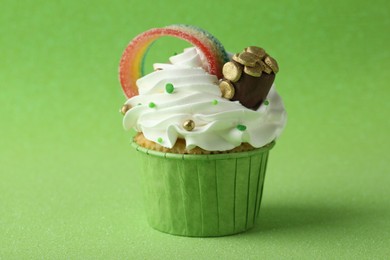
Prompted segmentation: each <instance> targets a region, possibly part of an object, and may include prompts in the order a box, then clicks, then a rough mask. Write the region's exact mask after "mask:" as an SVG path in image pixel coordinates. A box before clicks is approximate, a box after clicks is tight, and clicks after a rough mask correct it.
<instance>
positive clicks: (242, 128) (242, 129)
mask: <svg viewBox="0 0 390 260" xmlns="http://www.w3.org/2000/svg"><path fill="white" fill-rule="evenodd" d="M237 129H238V130H240V131H245V130H246V126H244V125H237Z"/></svg>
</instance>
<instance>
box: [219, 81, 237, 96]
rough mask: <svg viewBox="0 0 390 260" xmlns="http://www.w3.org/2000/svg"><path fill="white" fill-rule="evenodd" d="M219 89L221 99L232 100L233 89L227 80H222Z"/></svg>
mask: <svg viewBox="0 0 390 260" xmlns="http://www.w3.org/2000/svg"><path fill="white" fill-rule="evenodd" d="M219 89H220V90H221V92H222V97H224V98H226V99H232V98H233V97H234V93H235V89H234V86H233V85H232V83H230V82H229V81H227V80H223V81H221V82H220V83H219Z"/></svg>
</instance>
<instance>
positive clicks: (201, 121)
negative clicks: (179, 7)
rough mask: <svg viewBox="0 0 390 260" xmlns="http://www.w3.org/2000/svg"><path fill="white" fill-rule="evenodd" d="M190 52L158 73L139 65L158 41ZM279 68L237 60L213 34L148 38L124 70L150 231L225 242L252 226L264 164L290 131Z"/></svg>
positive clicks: (127, 114) (253, 55)
mask: <svg viewBox="0 0 390 260" xmlns="http://www.w3.org/2000/svg"><path fill="white" fill-rule="evenodd" d="M163 36H172V37H177V38H180V39H183V40H185V41H188V42H189V43H191V44H192V45H193V47H191V48H187V49H185V50H184V51H183V52H182V53H180V54H177V55H174V56H172V57H170V58H169V62H166V63H155V64H154V71H153V72H152V73H150V74H147V75H143V73H142V71H143V61H144V58H145V54H146V53H147V50H148V49H149V48H150V46H151V44H152V43H153V42H154V41H155V40H157V39H158V38H159V37H163ZM278 70H279V69H278V65H277V62H276V61H275V60H274V59H273V58H272V57H271V56H270V55H269V54H267V53H266V52H265V51H264V49H262V48H260V47H255V46H249V47H247V48H244V49H243V50H242V51H241V52H239V53H236V54H234V55H231V54H229V53H227V52H226V51H225V49H224V47H223V46H222V44H221V43H220V42H219V41H218V40H217V39H216V38H215V37H213V36H212V35H211V34H210V33H208V32H206V31H204V30H202V29H199V28H196V27H193V26H187V25H171V26H167V27H164V28H156V29H151V30H149V31H146V32H144V33H142V34H140V35H138V36H137V37H136V38H134V39H133V40H132V41H131V42H130V44H129V45H128V47H127V48H126V50H125V52H124V54H123V56H122V59H121V63H120V71H119V72H120V81H121V85H122V88H123V90H124V93H125V95H126V97H127V98H128V100H127V101H126V102H125V104H124V105H123V107H122V109H121V112H122V113H123V114H124V118H123V125H124V128H125V129H126V130H130V129H134V130H135V131H136V132H137V134H136V135H135V136H134V138H133V140H132V147H134V149H135V150H136V151H137V153H136V154H137V156H139V161H140V162H142V173H141V175H142V179H143V184H144V191H145V196H144V197H145V208H146V212H147V218H148V223H149V224H150V226H151V227H153V228H155V229H157V230H159V231H162V232H165V233H169V234H174V235H181V236H199V237H207V236H224V235H230V234H235V233H240V232H243V231H246V230H248V229H250V228H252V227H253V226H254V224H255V223H256V219H257V216H258V214H259V209H260V203H261V197H262V192H263V183H264V177H265V172H266V167H267V160H268V154H269V151H270V149H271V148H272V147H273V146H274V144H275V140H276V139H277V138H278V137H279V135H280V134H281V132H282V130H283V128H284V126H285V123H286V112H285V109H284V105H283V103H282V100H281V98H280V96H279V95H278V94H277V92H276V89H275V86H274V84H273V82H274V79H275V74H276V73H277V72H278Z"/></svg>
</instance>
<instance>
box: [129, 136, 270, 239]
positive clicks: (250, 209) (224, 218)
mask: <svg viewBox="0 0 390 260" xmlns="http://www.w3.org/2000/svg"><path fill="white" fill-rule="evenodd" d="M132 146H133V147H134V148H135V149H136V150H137V151H138V153H137V154H138V156H139V160H140V161H142V163H143V174H142V176H143V183H144V191H145V206H146V212H147V218H148V223H149V225H150V226H151V227H153V228H155V229H157V230H159V231H162V232H165V233H169V234H173V235H180V236H191V237H192V236H195V237H209V236H225V235H231V234H236V233H240V232H243V231H246V230H248V229H250V228H252V227H253V226H254V224H255V222H256V219H257V216H258V214H259V209H260V203H261V197H262V193H263V184H264V177H265V172H266V167H267V160H268V153H269V150H270V149H271V148H272V147H273V146H274V142H272V143H270V144H268V145H266V146H264V147H262V148H258V149H254V150H252V151H246V152H238V153H225V154H211V155H190V154H172V153H164V152H158V151H154V150H150V149H147V148H144V147H142V146H140V145H139V144H137V143H135V142H133V143H132Z"/></svg>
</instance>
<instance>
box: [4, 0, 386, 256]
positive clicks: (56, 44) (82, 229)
mask: <svg viewBox="0 0 390 260" xmlns="http://www.w3.org/2000/svg"><path fill="white" fill-rule="evenodd" d="M389 3H390V2H389V1H387V0H384V1H352V0H351V1H339V0H338V1H334V0H331V1H246V0H245V1H230V2H228V1H194V3H185V2H184V1H160V2H157V1H156V2H147V1H65V0H60V1H41V0H40V1H11V0H9V1H8V0H6V1H4V0H3V1H1V8H0V120H1V123H0V124H1V127H0V133H1V136H0V258H1V259H27V258H32V259H65V258H66V259H92V258H93V259H171V258H175V257H177V258H181V259H196V258H202V259H217V257H218V258H221V259H222V258H226V259H260V258H265V259H281V258H295V259H314V258H317V259H369V258H371V259H385V258H386V256H387V257H388V255H389V254H390V250H389V244H390V207H389V204H390V203H389V199H390V193H389V184H390V177H389V173H390V172H389V159H390V158H389V153H388V146H389V140H388V132H389V130H390V125H389V118H388V116H389V111H390V107H389V101H388V98H389V94H390V90H389V81H390V76H389V75H390V73H389V70H390V62H389V60H390V50H389V42H390V41H389V40H390V37H389V35H390V29H389V28H390V13H389V9H390V4H389ZM173 23H186V24H192V25H196V26H199V27H202V28H204V29H206V30H208V31H210V32H211V33H212V34H214V35H215V36H216V37H217V38H218V39H219V40H220V41H221V42H222V43H223V44H224V45H225V47H226V49H228V50H229V51H232V52H237V51H240V50H241V49H242V48H243V47H246V46H248V45H259V46H262V47H264V48H265V49H266V50H267V51H268V52H269V53H271V54H272V55H273V56H274V57H275V58H276V59H277V60H278V62H279V64H280V68H281V71H280V73H279V74H278V77H277V79H276V84H277V87H278V90H279V93H280V94H281V95H282V97H283V98H284V102H285V105H286V108H287V110H288V114H289V119H288V125H287V127H286V129H285V132H284V133H283V135H282V136H281V138H280V139H279V141H278V142H277V145H276V147H275V148H274V149H273V150H272V152H271V157H270V161H269V165H268V166H269V167H268V172H267V177H266V183H265V192H264V196H263V204H262V209H261V213H260V218H259V221H258V223H257V226H256V228H254V229H253V230H251V231H249V232H247V233H244V234H240V235H235V236H229V237H222V238H185V237H175V236H171V235H166V234H163V233H159V232H157V231H155V230H153V229H151V228H149V227H148V226H147V223H146V220H145V215H144V211H143V205H142V196H141V194H142V193H141V188H140V187H139V183H140V178H139V176H138V169H139V165H138V164H137V161H135V159H134V153H135V152H134V151H132V149H131V147H130V146H129V142H130V133H129V132H125V131H124V130H123V129H122V122H121V121H122V116H121V115H120V114H119V113H118V109H119V107H120V106H121V105H122V103H123V102H124V101H125V98H124V96H123V94H122V91H121V88H120V85H119V83H118V76H117V72H118V63H119V59H120V56H121V54H122V51H123V50H124V48H125V46H126V45H127V43H128V42H129V41H130V40H131V39H132V38H133V37H134V36H136V35H137V34H139V33H141V32H143V31H145V30H147V29H150V28H153V27H161V26H165V25H169V24H173ZM178 45H180V44H179V43H178ZM160 46H161V47H159V48H158V50H157V51H156V49H155V52H157V53H160V51H161V52H167V53H173V52H175V51H180V49H179V50H176V49H172V47H175V45H172V46H170V45H169V46H168V45H167V44H165V45H160ZM163 57H165V56H163ZM156 60H157V59H156ZM159 61H163V60H159Z"/></svg>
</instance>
